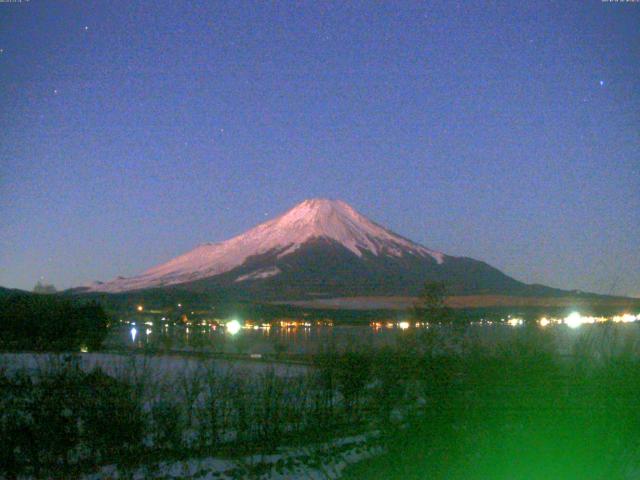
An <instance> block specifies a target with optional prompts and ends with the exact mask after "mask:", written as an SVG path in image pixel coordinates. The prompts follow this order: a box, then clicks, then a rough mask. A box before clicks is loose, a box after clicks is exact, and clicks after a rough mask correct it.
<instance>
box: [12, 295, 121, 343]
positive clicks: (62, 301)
mask: <svg viewBox="0 0 640 480" xmlns="http://www.w3.org/2000/svg"><path fill="white" fill-rule="evenodd" d="M108 325H109V319H108V317H107V314H106V313H105V311H104V309H103V307H102V306H101V305H100V304H98V303H97V302H94V301H89V302H86V301H82V302H81V301H78V300H75V301H72V299H70V298H66V297H58V296H54V295H44V294H42V295H40V294H26V293H25V294H12V295H5V296H0V348H1V349H3V350H36V351H45V350H46V351H68V350H71V351H79V350H80V349H81V348H82V349H91V350H97V349H99V348H100V347H101V345H102V342H103V341H104V339H105V337H106V335H107V329H108Z"/></svg>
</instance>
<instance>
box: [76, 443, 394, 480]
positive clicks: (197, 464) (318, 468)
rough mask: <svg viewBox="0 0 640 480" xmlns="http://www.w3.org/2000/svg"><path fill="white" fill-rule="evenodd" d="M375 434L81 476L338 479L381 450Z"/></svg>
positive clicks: (95, 479) (103, 479) (96, 479)
mask: <svg viewBox="0 0 640 480" xmlns="http://www.w3.org/2000/svg"><path fill="white" fill-rule="evenodd" d="M375 436H376V435H375V434H371V435H358V436H353V437H346V438H342V439H339V440H336V441H333V442H329V443H324V444H320V445H313V446H309V447H305V448H282V449H279V451H278V452H277V453H275V454H271V455H251V456H247V457H242V458H237V459H225V458H218V457H209V458H202V459H191V460H187V461H181V462H165V463H160V464H157V465H147V466H144V467H140V468H138V469H136V470H135V471H133V472H122V471H119V470H118V469H117V468H116V467H115V466H113V465H111V466H107V467H104V468H102V469H101V470H100V471H99V472H97V473H94V474H91V475H87V476H85V477H83V480H107V479H119V478H125V477H126V478H133V479H136V480H137V479H140V480H142V479H148V478H163V479H167V480H170V479H194V480H195V479H198V480H213V479H215V480H227V479H229V480H231V479H239V478H252V479H264V480H267V479H268V480H285V479H289V480H295V479H307V480H309V479H312V480H320V479H337V478H340V476H341V474H342V472H343V470H344V469H345V468H346V467H347V466H349V465H351V464H354V463H357V462H360V461H362V460H366V459H367V458H371V457H373V456H375V455H379V454H381V453H382V452H383V449H382V447H380V446H379V445H375V444H374V441H375Z"/></svg>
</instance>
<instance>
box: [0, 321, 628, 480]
mask: <svg viewBox="0 0 640 480" xmlns="http://www.w3.org/2000/svg"><path fill="white" fill-rule="evenodd" d="M625 332H627V333H631V334H630V335H625ZM596 334H597V335H596ZM637 354H638V341H637V339H636V336H635V334H634V332H629V331H628V330H624V329H619V328H617V327H616V326H614V325H598V326H594V327H593V328H590V329H586V330H585V334H584V335H583V338H581V339H580V341H578V342H576V344H575V347H574V351H573V352H571V355H569V356H560V355H559V354H558V353H557V351H556V348H555V345H554V337H553V334H552V333H549V332H546V331H543V330H538V329H535V328H522V329H521V330H520V331H519V333H518V334H517V335H514V336H512V337H510V338H509V339H508V340H505V341H504V342H502V343H499V344H491V345H485V344H483V343H482V342H481V341H480V340H469V337H468V336H466V337H465V336H464V335H459V336H455V337H451V336H448V337H446V338H445V337H443V336H441V334H440V333H438V331H436V330H434V331H423V332H415V331H414V332H411V331H409V332H407V334H406V335H405V336H404V337H403V338H402V341H401V343H400V344H399V345H398V346H397V348H388V349H382V350H379V351H375V352H371V351H368V352H361V351H351V352H345V353H336V352H334V351H332V350H330V349H328V350H327V351H326V352H324V353H323V354H321V355H319V356H317V357H316V358H315V364H314V366H313V367H311V368H309V370H308V373H307V374H304V375H297V376H283V375H279V374H278V372H276V371H275V370H273V371H266V372H265V371H262V372H261V373H259V374H256V373H254V374H250V373H248V372H244V373H243V372H238V371H232V370H230V371H227V372H223V371H220V370H218V369H215V368H204V367H203V369H201V370H199V371H197V372H190V373H188V372H179V373H178V374H176V375H173V376H172V377H171V378H167V380H166V382H162V381H156V380H151V378H152V376H151V375H149V374H148V373H149V372H146V371H145V370H144V368H142V369H141V368H139V367H135V366H134V364H133V363H132V364H131V365H132V366H131V368H128V369H122V371H121V372H119V373H118V374H116V375H113V374H111V375H106V374H105V373H103V372H102V371H100V370H94V371H91V372H87V371H84V370H82V369H81V368H79V366H78V363H77V362H76V361H75V360H74V358H73V357H69V358H68V359H67V360H66V361H59V360H56V361H54V360H52V361H51V362H49V363H47V364H42V365H40V366H39V367H38V368H37V369H36V370H35V371H33V370H31V371H9V370H7V371H5V372H4V374H3V375H2V376H1V377H0V444H2V445H3V448H2V449H0V475H1V476H5V477H7V478H15V477H16V476H18V475H33V476H36V477H55V478H61V477H64V478H68V477H74V476H77V475H79V474H80V473H81V472H90V471H96V470H97V469H98V468H99V466H101V465H106V464H115V465H117V466H118V469H119V471H121V472H127V471H129V472H131V471H133V470H134V469H136V468H138V467H139V466H141V465H143V466H145V468H147V469H148V471H149V474H148V476H149V478H156V477H155V476H154V474H153V471H154V468H156V467H157V465H158V464H159V462H161V461H165V462H166V461H169V460H172V459H174V460H176V461H178V460H186V459H189V458H194V457H200V458H206V457H220V456H223V457H232V458H239V457H240V456H242V455H246V454H251V453H256V452H261V453H270V452H276V451H277V450H278V448H279V447H281V446H295V445H310V444H312V443H314V442H320V441H325V442H326V441H328V440H330V439H332V438H339V437H341V436H345V435H350V434H355V433H366V434H372V433H374V435H373V436H372V437H370V439H369V440H368V442H369V446H370V447H374V448H376V449H377V451H379V452H386V453H383V454H382V455H381V456H379V457H378V459H374V460H368V461H367V462H363V463H362V464H359V465H357V466H354V467H351V468H350V469H349V470H348V472H347V477H348V478H381V479H382V478H384V479H393V478H408V479H410V478H416V479H417V478H421V479H422V478H433V479H439V478H447V479H455V478H465V479H466V478H479V479H480V478H492V479H500V478H505V479H507V478H531V479H537V478H541V479H542V478H580V479H589V478H593V479H597V478H604V477H607V478H620V479H622V478H634V477H636V476H637V474H638V472H639V471H640V470H638V468H639V466H640V461H639V460H640V452H638V447H637V446H636V445H638V444H639V440H640V408H639V407H640V362H639V360H638V355H637ZM331 451H333V450H331ZM308 461H309V462H311V463H313V462H316V463H317V462H318V460H317V458H314V457H313V456H310V457H309V458H308ZM261 474H262V475H264V474H265V471H264V470H260V469H259V468H258V467H255V469H254V470H250V469H249V470H247V469H246V468H244V467H243V468H238V469H236V470H235V473H233V476H232V477H231V478H234V476H235V478H257V477H258V476H259V475H261Z"/></svg>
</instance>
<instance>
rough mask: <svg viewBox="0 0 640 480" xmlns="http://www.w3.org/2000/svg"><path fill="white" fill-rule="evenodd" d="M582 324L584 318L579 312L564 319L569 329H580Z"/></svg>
mask: <svg viewBox="0 0 640 480" xmlns="http://www.w3.org/2000/svg"><path fill="white" fill-rule="evenodd" d="M582 323H583V322H582V317H581V316H580V314H579V313H578V312H572V313H570V314H569V315H568V316H567V317H566V318H565V319H564V324H565V325H566V326H568V327H569V328H578V327H579V326H580V325H582Z"/></svg>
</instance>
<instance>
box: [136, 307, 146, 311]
mask: <svg viewBox="0 0 640 480" xmlns="http://www.w3.org/2000/svg"><path fill="white" fill-rule="evenodd" d="M136 310H138V311H139V312H141V311H143V310H144V307H143V306H142V305H138V306H137V307H136Z"/></svg>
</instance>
